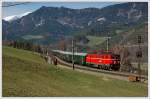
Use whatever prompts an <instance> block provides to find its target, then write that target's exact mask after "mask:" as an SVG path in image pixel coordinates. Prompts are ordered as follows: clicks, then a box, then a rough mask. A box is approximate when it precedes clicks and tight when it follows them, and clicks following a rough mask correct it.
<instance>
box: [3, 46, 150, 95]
mask: <svg viewBox="0 0 150 99" xmlns="http://www.w3.org/2000/svg"><path fill="white" fill-rule="evenodd" d="M2 70H3V72H2V96H147V95H148V88H147V85H144V84H140V83H132V82H127V81H121V80H116V79H111V78H107V77H104V76H95V75H90V74H86V73H82V72H78V71H75V70H74V71H73V70H69V69H65V68H60V67H56V66H54V65H49V64H47V63H46V62H45V60H43V59H42V58H41V57H40V56H39V55H38V54H37V53H33V52H30V51H25V50H19V49H15V48H10V47H4V46H3V66H2Z"/></svg>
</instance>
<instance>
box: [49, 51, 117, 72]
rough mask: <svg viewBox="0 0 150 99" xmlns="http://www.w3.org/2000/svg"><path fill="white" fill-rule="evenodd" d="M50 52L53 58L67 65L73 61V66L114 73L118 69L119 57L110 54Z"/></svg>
mask: <svg viewBox="0 0 150 99" xmlns="http://www.w3.org/2000/svg"><path fill="white" fill-rule="evenodd" d="M52 52H53V55H54V56H57V57H58V58H60V59H62V60H64V61H66V62H69V63H72V60H74V64H79V65H82V66H90V67H95V68H98V69H104V70H114V71H118V70H119V69H120V55H117V54H114V53H112V52H103V53H101V54H90V53H78V52H74V55H73V53H72V52H68V51H62V50H52Z"/></svg>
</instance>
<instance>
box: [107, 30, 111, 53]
mask: <svg viewBox="0 0 150 99" xmlns="http://www.w3.org/2000/svg"><path fill="white" fill-rule="evenodd" d="M109 38H110V37H109V33H107V52H108V51H109Z"/></svg>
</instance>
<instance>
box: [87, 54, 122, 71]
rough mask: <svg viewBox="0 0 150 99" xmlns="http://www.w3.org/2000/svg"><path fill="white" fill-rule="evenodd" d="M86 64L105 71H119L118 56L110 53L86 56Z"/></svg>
mask: <svg viewBox="0 0 150 99" xmlns="http://www.w3.org/2000/svg"><path fill="white" fill-rule="evenodd" d="M86 64H93V65H97V66H98V67H99V68H101V69H106V70H119V68H120V56H119V55H116V54H112V53H102V54H87V55H86Z"/></svg>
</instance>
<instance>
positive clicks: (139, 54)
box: [136, 35, 142, 81]
mask: <svg viewBox="0 0 150 99" xmlns="http://www.w3.org/2000/svg"><path fill="white" fill-rule="evenodd" d="M138 45H139V50H138V51H137V53H136V56H137V58H138V75H139V81H141V58H142V49H141V36H140V35H138Z"/></svg>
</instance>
